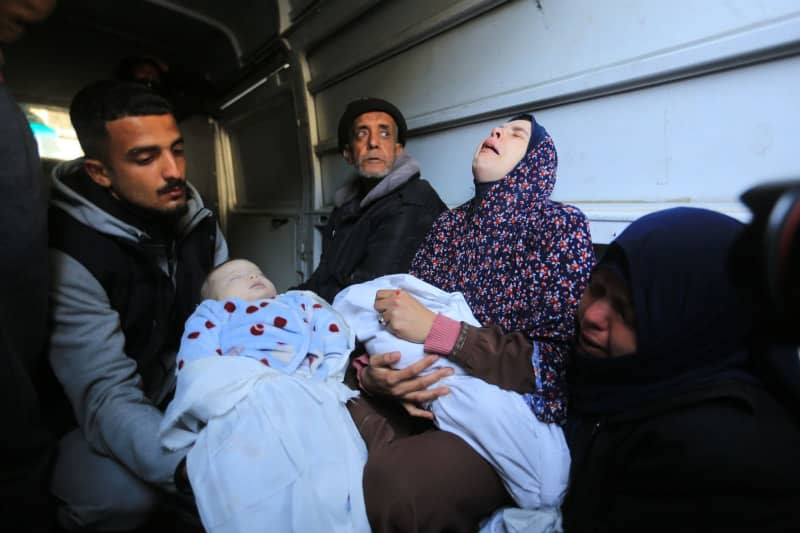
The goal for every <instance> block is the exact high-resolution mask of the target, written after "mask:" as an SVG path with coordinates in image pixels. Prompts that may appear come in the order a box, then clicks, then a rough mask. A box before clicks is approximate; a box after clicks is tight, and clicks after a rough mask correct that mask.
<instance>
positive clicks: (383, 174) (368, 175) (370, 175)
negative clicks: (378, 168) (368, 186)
mask: <svg viewBox="0 0 800 533" xmlns="http://www.w3.org/2000/svg"><path fill="white" fill-rule="evenodd" d="M358 175H359V176H361V177H362V178H372V179H381V178H385V177H386V176H388V175H389V170H385V171H382V172H367V171H365V170H363V169H362V168H361V166H360V165H359V166H358Z"/></svg>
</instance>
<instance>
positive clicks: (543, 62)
mask: <svg viewBox="0 0 800 533" xmlns="http://www.w3.org/2000/svg"><path fill="white" fill-rule="evenodd" d="M298 1H299V0H298ZM326 4H327V5H328V7H329V9H334V8H335V6H338V7H340V9H341V10H342V11H343V12H344V13H347V12H348V10H350V12H351V13H353V12H355V11H357V10H358V9H359V8H361V11H362V12H361V13H358V16H357V17H354V18H353V19H352V20H350V21H349V22H348V23H347V24H345V25H344V26H341V25H340V26H335V25H333V24H329V25H328V26H327V30H328V33H327V34H326V35H324V36H325V39H324V40H322V41H319V40H318V41H317V42H314V43H313V44H312V45H311V46H308V47H307V48H306V49H305V50H304V51H301V53H302V52H305V54H306V60H307V69H308V73H307V76H308V84H307V88H308V91H309V93H310V99H311V100H312V101H313V107H312V110H314V115H313V116H312V117H311V118H312V125H313V124H314V122H316V130H315V131H314V132H312V140H313V141H314V142H315V153H316V155H317V157H318V163H319V165H318V167H317V173H318V176H317V178H318V180H317V188H318V189H319V190H318V191H315V193H316V194H315V195H314V196H315V198H316V201H317V205H315V208H323V209H324V208H329V207H330V206H331V203H332V193H333V191H334V190H335V189H336V188H337V187H338V186H339V185H340V184H341V183H342V182H343V181H344V180H345V179H346V178H347V177H349V175H350V172H351V171H350V170H349V169H348V168H346V167H345V165H344V163H343V162H342V160H341V157H340V155H339V154H338V153H336V151H335V129H336V122H337V120H338V117H339V115H340V113H341V112H342V110H343V108H344V106H345V104H346V103H347V102H348V101H349V100H350V99H352V98H354V97H356V96H360V95H373V96H379V97H383V98H386V99H388V100H391V101H392V102H394V103H395V104H397V105H398V107H400V109H401V110H403V112H404V114H405V115H406V117H407V119H408V123H409V127H410V130H411V131H410V133H411V135H410V140H409V143H408V145H407V149H408V151H409V152H410V153H411V154H412V155H414V156H415V157H416V158H417V159H418V160H419V161H420V163H421V167H422V169H423V176H424V177H426V178H428V179H429V180H430V181H431V182H432V183H433V184H434V186H435V187H436V188H437V190H438V191H439V193H440V194H441V196H442V197H443V199H444V200H445V201H446V202H447V203H448V204H450V205H457V204H459V203H461V202H463V201H465V200H467V199H468V198H469V197H470V196H471V194H472V186H471V173H470V163H471V158H472V154H473V152H474V150H475V147H476V146H477V145H478V143H479V142H480V140H481V139H483V138H484V137H485V136H486V134H487V133H488V131H489V129H490V127H491V126H492V125H494V124H496V123H497V122H499V121H500V120H502V119H503V118H505V117H508V116H509V115H511V114H512V113H513V112H516V111H519V110H533V111H534V112H535V114H536V117H537V119H538V120H539V121H540V122H541V123H542V124H543V125H544V126H545V127H546V128H547V129H548V130H549V131H550V133H551V135H552V136H553V138H554V140H555V143H556V147H557V149H558V151H559V163H560V164H559V183H558V186H557V188H556V191H555V198H556V199H558V200H561V201H564V202H568V203H573V204H576V205H578V206H580V207H581V208H582V209H583V210H584V211H585V212H586V213H587V215H589V217H590V220H591V222H592V232H593V237H594V239H595V241H596V242H608V240H609V239H611V238H613V236H614V235H615V234H616V232H618V231H619V230H620V229H621V228H622V227H624V225H626V224H627V223H628V222H629V221H630V220H633V219H634V218H636V217H638V216H640V215H641V214H644V213H646V212H649V211H652V210H655V209H658V208H661V207H664V206H668V205H675V204H695V205H703V206H709V207H712V208H714V209H718V210H720V211H723V212H727V213H730V214H732V215H734V216H737V217H740V218H746V216H747V214H746V212H745V210H744V209H743V208H742V207H741V206H740V204H739V203H738V196H739V194H740V193H741V192H742V191H743V190H745V189H746V188H747V187H749V186H750V185H752V184H754V183H758V182H762V181H766V180H771V179H778V178H786V177H791V176H797V175H800V158H798V157H797V155H796V154H797V146H798V134H797V126H796V125H797V124H798V123H800V98H798V94H799V93H798V85H799V83H798V82H800V3H798V2H797V1H796V0H772V1H769V2H756V1H752V0H728V1H722V0H705V1H700V2H698V1H694V0H673V1H671V2H651V1H632V0H627V1H626V0H607V1H604V2H597V1H596V0H558V1H556V0H516V1H507V2H504V1H481V0H460V1H452V0H451V1H446V0H427V1H423V0H419V1H411V0H405V1H395V2H346V1H344V0H336V1H330V2H326ZM354 4H356V5H355V6H354ZM375 4H377V5H375ZM367 8H369V9H367ZM365 10H366V11H365ZM342 16H344V15H342ZM301 22H302V24H304V25H308V27H310V25H311V24H313V23H315V22H314V19H313V16H309V17H307V18H306V19H305V20H303V21H301ZM316 23H317V24H319V26H318V31H319V32H320V33H325V29H326V26H325V24H322V23H321V22H320V21H319V20H318V21H316ZM319 28H321V29H319ZM297 34H302V32H297ZM302 35H304V38H305V39H306V40H309V41H310V40H312V39H309V38H308V37H307V34H302ZM288 38H289V41H290V42H292V35H291V33H290V34H289V36H288ZM295 44H296V45H298V44H300V45H302V44H303V43H302V42H300V43H295ZM312 214H313V213H312V212H309V213H308V215H309V216H311V215H312Z"/></svg>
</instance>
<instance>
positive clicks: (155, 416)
mask: <svg viewBox="0 0 800 533" xmlns="http://www.w3.org/2000/svg"><path fill="white" fill-rule="evenodd" d="M223 244H224V241H223ZM50 261H51V281H50V299H51V317H52V324H51V327H52V331H51V337H50V351H49V358H50V363H51V365H52V367H53V371H54V372H55V375H56V376H57V377H58V380H59V381H60V382H61V384H62V386H63V387H64V391H65V393H66V395H67V398H69V401H70V403H71V405H72V408H73V410H74V412H75V416H76V418H77V420H78V423H79V424H80V427H81V429H82V430H83V434H84V436H85V437H86V439H87V440H88V442H89V445H90V447H91V448H92V449H94V450H95V451H97V452H99V453H101V454H105V455H108V456H110V457H113V458H115V459H116V460H117V461H119V462H121V463H122V464H123V465H125V466H126V467H127V468H129V469H130V470H131V471H132V472H134V473H135V474H136V475H137V476H138V477H140V478H141V479H143V480H144V481H147V482H149V483H153V484H155V485H157V486H160V487H161V488H164V489H168V490H173V491H174V490H175V488H174V481H173V473H174V471H175V468H176V466H177V465H178V462H179V461H180V460H181V459H182V458H183V456H184V455H185V450H183V451H180V452H168V451H167V450H166V449H164V448H162V447H161V443H160V440H159V438H158V429H159V425H160V423H161V419H162V417H163V413H162V412H161V411H160V410H158V409H157V408H156V407H155V406H154V405H153V404H152V403H151V402H150V400H149V399H148V398H147V397H146V396H145V394H144V391H143V389H142V379H141V376H140V375H139V374H138V372H137V365H136V362H135V361H134V360H133V359H131V358H129V357H128V356H127V355H126V354H125V351H124V345H125V337H124V334H123V332H122V328H121V326H120V321H119V315H118V314H117V312H116V311H114V310H113V309H112V308H111V305H110V302H109V300H108V297H107V296H106V293H105V291H104V290H103V288H102V286H101V285H100V283H99V282H98V281H97V280H96V279H95V278H94V277H93V276H92V275H91V274H90V273H89V271H88V270H86V268H84V267H83V265H81V264H80V263H78V262H77V261H75V260H74V259H73V258H72V257H70V256H69V255H67V254H64V253H63V252H60V251H57V250H51V251H50Z"/></svg>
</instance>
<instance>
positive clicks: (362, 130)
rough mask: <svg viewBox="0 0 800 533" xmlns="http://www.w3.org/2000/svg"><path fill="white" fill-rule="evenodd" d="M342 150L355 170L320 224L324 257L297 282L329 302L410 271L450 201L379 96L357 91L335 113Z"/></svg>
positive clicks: (402, 123) (391, 108)
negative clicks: (427, 175) (426, 175)
mask: <svg viewBox="0 0 800 533" xmlns="http://www.w3.org/2000/svg"><path fill="white" fill-rule="evenodd" d="M338 137H339V152H341V154H342V156H343V157H344V158H345V160H346V161H347V162H348V163H349V164H351V165H353V166H354V167H355V169H356V172H357V174H358V176H357V177H356V178H355V179H354V180H352V181H350V182H349V183H347V184H346V185H345V186H344V187H343V188H341V189H339V190H338V191H336V196H335V198H334V202H335V205H336V207H335V208H334V210H333V212H332V213H331V216H330V219H329V220H328V223H327V225H326V226H325V228H324V229H323V230H322V238H323V242H322V258H321V259H320V262H319V266H317V269H316V270H315V271H314V273H313V274H312V275H311V277H310V278H309V279H308V280H307V281H306V282H305V283H303V284H301V285H300V286H299V287H298V288H300V289H306V290H311V291H314V292H316V293H317V294H319V295H320V296H322V297H323V298H325V299H326V300H327V301H329V302H331V301H333V297H334V296H336V293H338V292H339V291H340V290H342V289H343V288H345V287H347V286H348V285H352V284H354V283H361V282H363V281H369V280H372V279H374V278H377V277H378V276H383V275H384V274H395V273H399V272H407V271H408V267H409V266H410V265H411V259H412V258H413V257H414V252H416V250H417V246H419V244H420V243H421V242H422V239H424V238H425V235H426V234H427V233H428V229H430V227H431V224H433V221H434V220H436V217H438V216H439V214H440V213H441V212H442V211H444V210H446V209H447V206H445V204H444V203H443V202H442V200H441V199H440V198H439V195H438V194H436V191H435V190H434V189H433V187H431V185H430V183H428V182H427V181H425V180H424V179H421V178H420V170H419V164H418V163H417V162H416V160H414V158H413V157H411V156H410V155H408V154H407V153H405V151H404V149H405V144H406V121H405V118H403V114H402V113H400V110H399V109H397V108H396V107H395V106H394V105H392V104H391V103H389V102H387V101H386V100H381V99H380V98H358V99H356V100H353V101H352V102H350V103H349V104H348V105H347V108H346V109H345V111H344V114H342V117H341V118H340V119H339V128H338Z"/></svg>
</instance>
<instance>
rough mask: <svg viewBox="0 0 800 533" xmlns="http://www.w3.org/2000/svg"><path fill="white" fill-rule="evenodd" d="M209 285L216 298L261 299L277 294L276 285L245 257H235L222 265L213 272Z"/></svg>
mask: <svg viewBox="0 0 800 533" xmlns="http://www.w3.org/2000/svg"><path fill="white" fill-rule="evenodd" d="M209 285H210V287H209V288H210V289H211V290H210V293H211V294H212V295H213V298H214V299H215V300H223V299H225V298H241V299H242V300H260V299H263V298H273V297H274V296H275V294H276V291H275V285H273V284H272V282H271V281H270V280H268V279H267V277H266V276H264V273H263V272H261V269H260V268H258V267H257V266H256V265H254V264H253V263H251V262H250V261H245V260H244V259H235V260H233V261H230V262H229V263H226V264H224V265H223V266H221V267H220V268H219V269H218V270H217V271H216V272H214V274H212V276H211V279H209Z"/></svg>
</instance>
